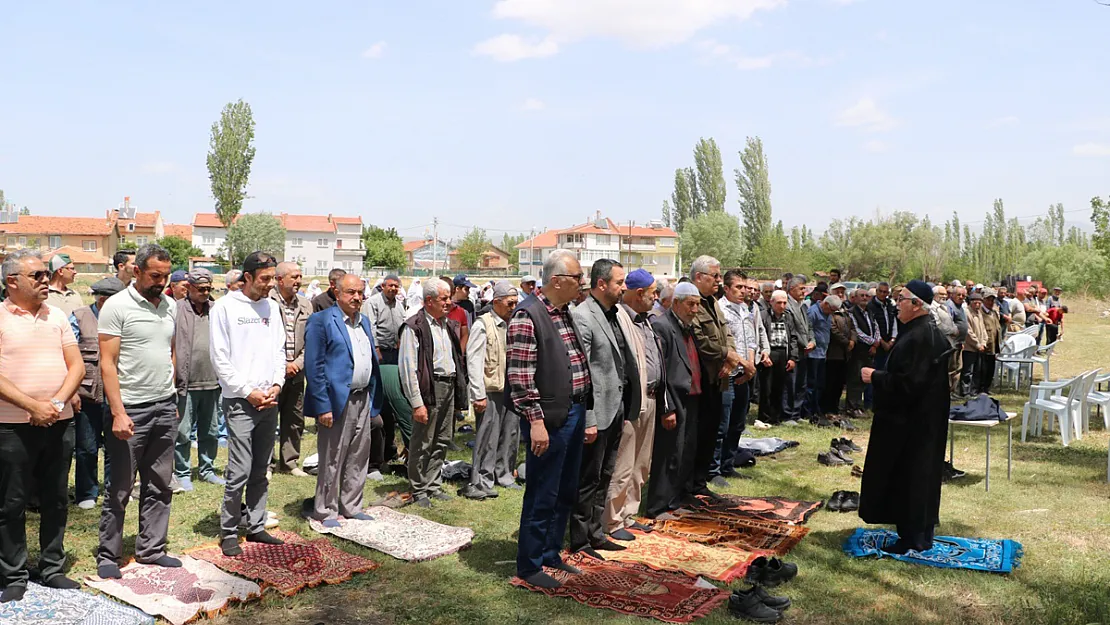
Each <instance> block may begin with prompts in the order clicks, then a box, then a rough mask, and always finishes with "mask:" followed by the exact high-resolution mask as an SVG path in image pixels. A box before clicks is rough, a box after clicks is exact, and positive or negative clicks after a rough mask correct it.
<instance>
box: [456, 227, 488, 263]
mask: <svg viewBox="0 0 1110 625" xmlns="http://www.w3.org/2000/svg"><path fill="white" fill-rule="evenodd" d="M490 245H493V244H492V243H491V242H490V240H489V237H487V236H486V231H485V230H483V229H481V228H474V229H473V230H471V231H470V232H467V233H466V236H464V237H463V238H462V241H460V242H459V245H458V247H456V248H455V254H456V255H457V258H458V259H459V265H461V266H462V267H464V268H466V269H477V268H478V267H479V266H480V265H481V264H482V255H483V254H485V253H486V252H488V251H489V247H490Z"/></svg>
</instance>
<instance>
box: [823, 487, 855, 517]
mask: <svg viewBox="0 0 1110 625" xmlns="http://www.w3.org/2000/svg"><path fill="white" fill-rule="evenodd" d="M825 507H826V508H828V509H829V511H831V512H855V511H856V510H859V493H857V492H855V491H848V490H838V491H836V492H835V493H833V494H832V497H829V501H828V503H826V504H825Z"/></svg>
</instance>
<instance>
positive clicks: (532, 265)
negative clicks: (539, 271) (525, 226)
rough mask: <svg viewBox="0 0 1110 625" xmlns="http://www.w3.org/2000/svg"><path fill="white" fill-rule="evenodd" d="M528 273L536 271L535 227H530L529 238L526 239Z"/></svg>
mask: <svg viewBox="0 0 1110 625" xmlns="http://www.w3.org/2000/svg"><path fill="white" fill-rule="evenodd" d="M528 245H529V248H530V249H529V251H528V272H527V273H532V272H533V271H535V270H536V227H535V226H532V232H531V237H529V239H528Z"/></svg>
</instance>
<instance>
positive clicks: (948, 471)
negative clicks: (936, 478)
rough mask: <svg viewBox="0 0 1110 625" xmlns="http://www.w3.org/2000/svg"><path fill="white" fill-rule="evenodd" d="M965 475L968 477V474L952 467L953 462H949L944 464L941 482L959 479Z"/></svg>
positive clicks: (941, 471)
mask: <svg viewBox="0 0 1110 625" xmlns="http://www.w3.org/2000/svg"><path fill="white" fill-rule="evenodd" d="M965 475H967V473H966V472H964V471H961V470H959V469H957V468H956V467H954V466H952V463H951V462H947V461H946V462H945V463H944V466H943V467H941V470H940V480H941V481H942V482H947V481H948V480H955V479H959V478H961V477H963V476H965Z"/></svg>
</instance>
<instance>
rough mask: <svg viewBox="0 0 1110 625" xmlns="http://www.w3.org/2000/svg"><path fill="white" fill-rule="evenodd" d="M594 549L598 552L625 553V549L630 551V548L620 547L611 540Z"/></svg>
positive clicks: (599, 544)
mask: <svg viewBox="0 0 1110 625" xmlns="http://www.w3.org/2000/svg"><path fill="white" fill-rule="evenodd" d="M593 547H594V549H597V550H598V551H624V550H625V549H628V547H625V546H624V545H618V544H617V543H615V542H613V541H611V540H606V541H603V542H600V543H598V544H596V545H594V546H593Z"/></svg>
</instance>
